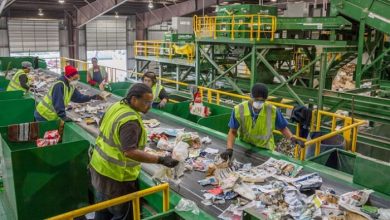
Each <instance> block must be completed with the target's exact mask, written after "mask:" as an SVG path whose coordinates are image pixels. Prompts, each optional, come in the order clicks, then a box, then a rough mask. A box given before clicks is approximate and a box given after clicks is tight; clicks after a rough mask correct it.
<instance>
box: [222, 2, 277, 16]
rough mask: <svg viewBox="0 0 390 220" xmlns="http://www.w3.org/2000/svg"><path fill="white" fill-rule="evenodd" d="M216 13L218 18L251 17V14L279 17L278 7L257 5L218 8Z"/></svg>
mask: <svg viewBox="0 0 390 220" xmlns="http://www.w3.org/2000/svg"><path fill="white" fill-rule="evenodd" d="M215 11H216V12H217V16H227V15H250V14H261V15H274V16H277V15H278V8H277V7H274V6H263V5H255V4H243V5H224V6H217V8H216V10H215Z"/></svg>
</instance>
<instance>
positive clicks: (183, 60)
mask: <svg viewBox="0 0 390 220" xmlns="http://www.w3.org/2000/svg"><path fill="white" fill-rule="evenodd" d="M134 58H135V59H136V60H144V61H151V62H158V63H167V64H173V65H180V66H188V67H195V61H194V60H188V59H186V58H171V59H169V58H168V57H157V56H135V57H134Z"/></svg>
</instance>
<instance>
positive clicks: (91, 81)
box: [88, 80, 96, 86]
mask: <svg viewBox="0 0 390 220" xmlns="http://www.w3.org/2000/svg"><path fill="white" fill-rule="evenodd" d="M88 84H89V85H91V86H95V85H96V81H95V80H89V81H88Z"/></svg>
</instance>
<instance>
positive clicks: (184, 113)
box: [161, 101, 231, 124]
mask: <svg viewBox="0 0 390 220" xmlns="http://www.w3.org/2000/svg"><path fill="white" fill-rule="evenodd" d="M203 104H204V105H205V106H207V107H209V108H210V111H211V115H210V116H218V115H224V114H230V113H231V109H230V108H228V107H224V106H218V105H215V104H210V103H203ZM189 105H190V101H185V102H180V103H175V104H171V103H170V104H169V105H167V106H166V107H165V108H164V109H161V111H164V112H168V113H170V114H172V115H175V116H177V117H180V118H184V119H187V120H189V121H192V122H195V123H197V122H198V121H199V120H200V119H202V117H199V116H196V115H192V114H191V113H190V110H189ZM202 123H206V124H209V123H208V122H207V120H206V121H204V122H202Z"/></svg>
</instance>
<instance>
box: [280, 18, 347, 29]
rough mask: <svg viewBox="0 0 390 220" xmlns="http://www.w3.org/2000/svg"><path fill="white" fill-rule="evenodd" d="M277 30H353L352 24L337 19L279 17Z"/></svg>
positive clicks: (345, 20) (342, 19)
mask: <svg viewBox="0 0 390 220" xmlns="http://www.w3.org/2000/svg"><path fill="white" fill-rule="evenodd" d="M276 29H277V30H302V31H303V30H351V29H352V23H351V22H349V21H348V20H347V19H345V18H343V17H341V16H337V17H312V18H290V17H288V18H284V17H278V20H277V25H276Z"/></svg>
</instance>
